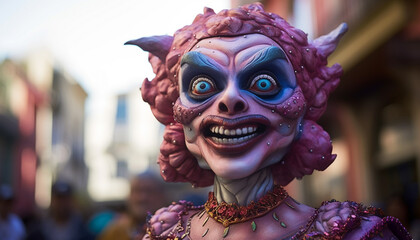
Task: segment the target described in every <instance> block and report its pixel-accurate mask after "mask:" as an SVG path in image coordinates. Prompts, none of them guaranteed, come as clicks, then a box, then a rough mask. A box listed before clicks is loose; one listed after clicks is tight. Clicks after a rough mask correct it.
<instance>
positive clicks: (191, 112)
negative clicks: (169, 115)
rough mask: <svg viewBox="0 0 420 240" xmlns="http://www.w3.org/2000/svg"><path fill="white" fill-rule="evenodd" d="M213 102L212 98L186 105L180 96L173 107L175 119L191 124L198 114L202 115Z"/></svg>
mask: <svg viewBox="0 0 420 240" xmlns="http://www.w3.org/2000/svg"><path fill="white" fill-rule="evenodd" d="M213 102H214V99H210V100H208V101H205V102H204V103H202V104H197V105H193V106H185V105H184V104H182V102H181V100H180V99H179V98H178V100H176V102H175V104H174V107H173V111H174V119H175V121H177V122H179V123H181V124H182V125H184V126H185V125H189V124H190V123H191V122H192V121H193V120H194V119H195V118H196V117H197V116H201V114H202V113H203V112H204V111H205V110H206V109H207V108H209V107H210V106H211V104H212V103H213Z"/></svg>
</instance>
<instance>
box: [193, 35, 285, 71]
mask: <svg viewBox="0 0 420 240" xmlns="http://www.w3.org/2000/svg"><path fill="white" fill-rule="evenodd" d="M270 46H277V47H279V48H280V49H281V47H280V46H279V45H278V44H277V43H276V42H274V41H273V40H272V39H270V38H269V37H266V36H264V35H261V34H249V35H241V36H236V37H213V38H207V39H203V40H200V41H199V42H198V43H197V44H196V45H195V46H194V48H193V49H192V50H191V51H195V52H200V53H202V54H204V55H207V56H209V57H211V58H212V59H214V60H215V61H216V62H218V63H219V64H221V65H224V66H229V65H231V64H234V65H240V64H241V63H246V62H248V61H250V60H251V59H252V56H253V55H254V54H256V53H257V52H259V51H260V50H262V49H264V48H267V47H270Z"/></svg>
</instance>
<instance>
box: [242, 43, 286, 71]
mask: <svg viewBox="0 0 420 240" xmlns="http://www.w3.org/2000/svg"><path fill="white" fill-rule="evenodd" d="M276 59H287V58H286V54H285V53H284V52H283V50H281V49H280V48H278V47H275V46H271V47H268V48H264V49H262V50H260V51H258V52H257V53H256V54H254V55H253V59H252V60H251V61H250V62H249V63H247V64H246V65H245V67H244V68H243V69H242V70H241V72H247V71H248V70H250V69H251V68H254V67H258V66H261V65H264V64H267V63H269V62H272V61H274V60H276Z"/></svg>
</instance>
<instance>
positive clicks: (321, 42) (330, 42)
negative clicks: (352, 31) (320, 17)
mask: <svg viewBox="0 0 420 240" xmlns="http://www.w3.org/2000/svg"><path fill="white" fill-rule="evenodd" d="M347 29H348V27H347V23H341V24H340V26H338V27H337V28H336V29H334V30H333V31H331V32H330V33H328V34H327V35H323V36H321V37H319V38H317V39H315V40H314V41H313V42H312V45H313V46H315V47H316V48H317V49H318V53H319V54H320V55H321V56H323V57H325V58H327V57H328V56H329V55H330V54H331V53H332V52H333V51H334V50H335V48H336V47H337V45H338V42H339V41H340V39H341V37H342V36H343V35H344V33H346V32H347Z"/></svg>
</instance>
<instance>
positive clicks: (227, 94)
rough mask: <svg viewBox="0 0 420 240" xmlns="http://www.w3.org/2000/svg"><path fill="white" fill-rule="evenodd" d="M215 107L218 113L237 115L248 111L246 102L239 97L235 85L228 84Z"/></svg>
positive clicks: (239, 93)
mask: <svg viewBox="0 0 420 240" xmlns="http://www.w3.org/2000/svg"><path fill="white" fill-rule="evenodd" d="M217 104H218V105H217V107H218V110H219V112H220V113H224V114H229V115H233V114H237V113H240V112H243V111H246V110H247V109H248V104H247V102H246V100H245V99H244V98H243V96H242V95H241V92H240V90H239V89H238V88H237V86H235V84H229V85H228V86H227V88H226V89H225V90H224V91H223V93H222V95H221V96H220V97H219V102H218V103H217Z"/></svg>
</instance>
